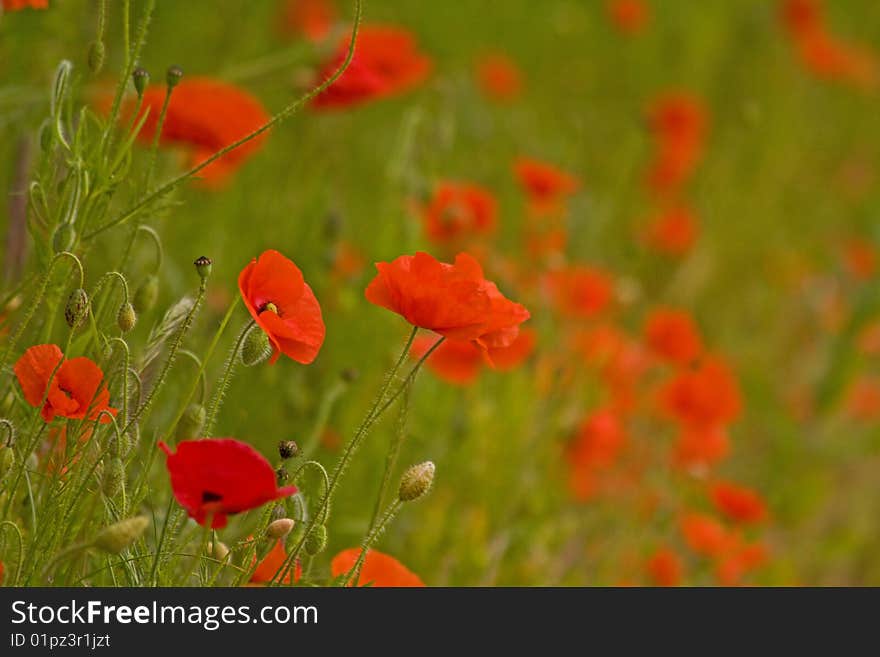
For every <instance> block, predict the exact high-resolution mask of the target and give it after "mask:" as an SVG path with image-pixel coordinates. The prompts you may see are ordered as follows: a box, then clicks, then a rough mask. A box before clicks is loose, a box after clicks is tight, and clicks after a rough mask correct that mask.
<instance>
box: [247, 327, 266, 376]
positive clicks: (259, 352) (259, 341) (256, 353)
mask: <svg viewBox="0 0 880 657" xmlns="http://www.w3.org/2000/svg"><path fill="white" fill-rule="evenodd" d="M271 355H272V345H271V344H269V336H267V335H266V333H265V332H264V331H263V329H261V328H260V327H259V326H253V327H251V330H250V331H248V334H247V335H246V336H244V344H242V345H241V364H242V365H244V366H245V367H253V366H254V365H259V364H260V363H262V362H263V361H264V360H266V359H267V358H269V356H271Z"/></svg>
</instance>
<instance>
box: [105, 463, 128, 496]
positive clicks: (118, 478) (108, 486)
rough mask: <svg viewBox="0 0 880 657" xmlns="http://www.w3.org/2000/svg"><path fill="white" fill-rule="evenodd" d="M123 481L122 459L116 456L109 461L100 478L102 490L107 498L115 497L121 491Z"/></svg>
mask: <svg viewBox="0 0 880 657" xmlns="http://www.w3.org/2000/svg"><path fill="white" fill-rule="evenodd" d="M124 481H125V468H124V467H123V465H122V459H120V458H119V457H118V456H116V457H114V458H112V459H110V463H108V464H107V466H106V467H105V468H104V473H103V476H102V484H103V485H102V489H103V491H104V495H106V496H107V497H115V496H116V495H117V494H118V493H119V491H121V490H122V484H123V482H124Z"/></svg>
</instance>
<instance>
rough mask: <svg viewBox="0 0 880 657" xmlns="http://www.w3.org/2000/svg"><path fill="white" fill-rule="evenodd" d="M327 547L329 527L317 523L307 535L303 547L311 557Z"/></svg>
mask: <svg viewBox="0 0 880 657" xmlns="http://www.w3.org/2000/svg"><path fill="white" fill-rule="evenodd" d="M325 547H327V528H326V527H325V526H324V525H315V526H314V527H312V531H310V532H309V534H308V536H306V541H305V543H304V544H303V548H304V549H305V551H306V554H307V555H309V556H310V557H313V556H315V555H316V554H320V553H321V552H323V551H324V548H325Z"/></svg>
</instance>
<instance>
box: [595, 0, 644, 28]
mask: <svg viewBox="0 0 880 657" xmlns="http://www.w3.org/2000/svg"><path fill="white" fill-rule="evenodd" d="M605 9H606V11H607V12H608V16H609V18H611V24H612V25H614V27H615V28H617V30H618V31H620V32H621V33H623V34H629V35H634V34H639V33H640V32H642V31H643V30H644V29H645V26H646V25H647V24H648V20H649V19H650V18H651V16H650V13H649V11H648V5H647V4H645V2H644V0H608V1H607V2H606V3H605Z"/></svg>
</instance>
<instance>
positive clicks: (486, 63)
mask: <svg viewBox="0 0 880 657" xmlns="http://www.w3.org/2000/svg"><path fill="white" fill-rule="evenodd" d="M475 75H476V79H477V82H478V84H479V86H480V90H481V91H482V92H483V93H484V94H485V95H486V96H487V97H488V98H491V99H492V100H495V101H499V102H509V101H512V100H516V99H517V98H519V97H520V96H521V95H522V90H523V80H522V73H521V72H520V70H519V67H518V66H517V65H516V64H515V63H514V62H513V60H512V59H511V58H510V57H508V56H507V55H505V54H504V53H500V52H495V53H488V54H485V55H483V56H481V57H480V58H479V59H478V60H477V61H476V64H475Z"/></svg>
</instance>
